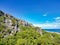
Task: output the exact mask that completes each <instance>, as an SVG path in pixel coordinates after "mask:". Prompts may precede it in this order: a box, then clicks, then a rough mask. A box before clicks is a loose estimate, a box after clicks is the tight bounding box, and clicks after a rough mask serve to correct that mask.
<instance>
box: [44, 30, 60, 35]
mask: <svg viewBox="0 0 60 45" xmlns="http://www.w3.org/2000/svg"><path fill="white" fill-rule="evenodd" d="M43 30H46V32H50V33H57V34H60V29H43Z"/></svg>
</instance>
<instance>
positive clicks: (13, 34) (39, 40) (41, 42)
mask: <svg viewBox="0 0 60 45" xmlns="http://www.w3.org/2000/svg"><path fill="white" fill-rule="evenodd" d="M0 45H60V34H56V33H49V32H46V31H45V30H42V29H41V28H40V27H34V26H33V25H32V24H30V23H28V22H26V21H24V20H21V19H17V18H15V17H13V16H12V15H10V14H6V13H4V12H3V11H1V10H0Z"/></svg>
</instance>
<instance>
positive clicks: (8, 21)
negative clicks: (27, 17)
mask: <svg viewBox="0 0 60 45" xmlns="http://www.w3.org/2000/svg"><path fill="white" fill-rule="evenodd" d="M0 24H1V25H0V27H2V24H3V26H5V28H4V29H3V31H2V29H1V31H0V32H2V33H3V32H5V31H9V33H10V34H11V33H14V32H15V33H16V32H18V31H20V30H21V29H20V25H22V26H32V25H31V24H29V23H28V22H26V21H23V20H21V19H20V20H19V19H16V18H15V17H13V16H11V15H10V14H6V13H4V12H3V11H1V10H0Z"/></svg>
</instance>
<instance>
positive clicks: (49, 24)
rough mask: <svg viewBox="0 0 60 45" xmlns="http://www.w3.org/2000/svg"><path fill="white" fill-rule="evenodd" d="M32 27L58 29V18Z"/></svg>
mask: <svg viewBox="0 0 60 45" xmlns="http://www.w3.org/2000/svg"><path fill="white" fill-rule="evenodd" d="M34 26H38V27H41V28H42V29H60V17H56V18H54V21H53V22H50V21H48V20H47V21H46V22H45V23H41V24H34Z"/></svg>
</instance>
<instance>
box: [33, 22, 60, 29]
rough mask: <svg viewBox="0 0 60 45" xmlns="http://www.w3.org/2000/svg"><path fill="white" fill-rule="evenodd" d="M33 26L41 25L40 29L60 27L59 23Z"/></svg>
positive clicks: (39, 25)
mask: <svg viewBox="0 0 60 45" xmlns="http://www.w3.org/2000/svg"><path fill="white" fill-rule="evenodd" d="M34 26H38V27H41V28H42V29H60V23H43V24H34Z"/></svg>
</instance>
